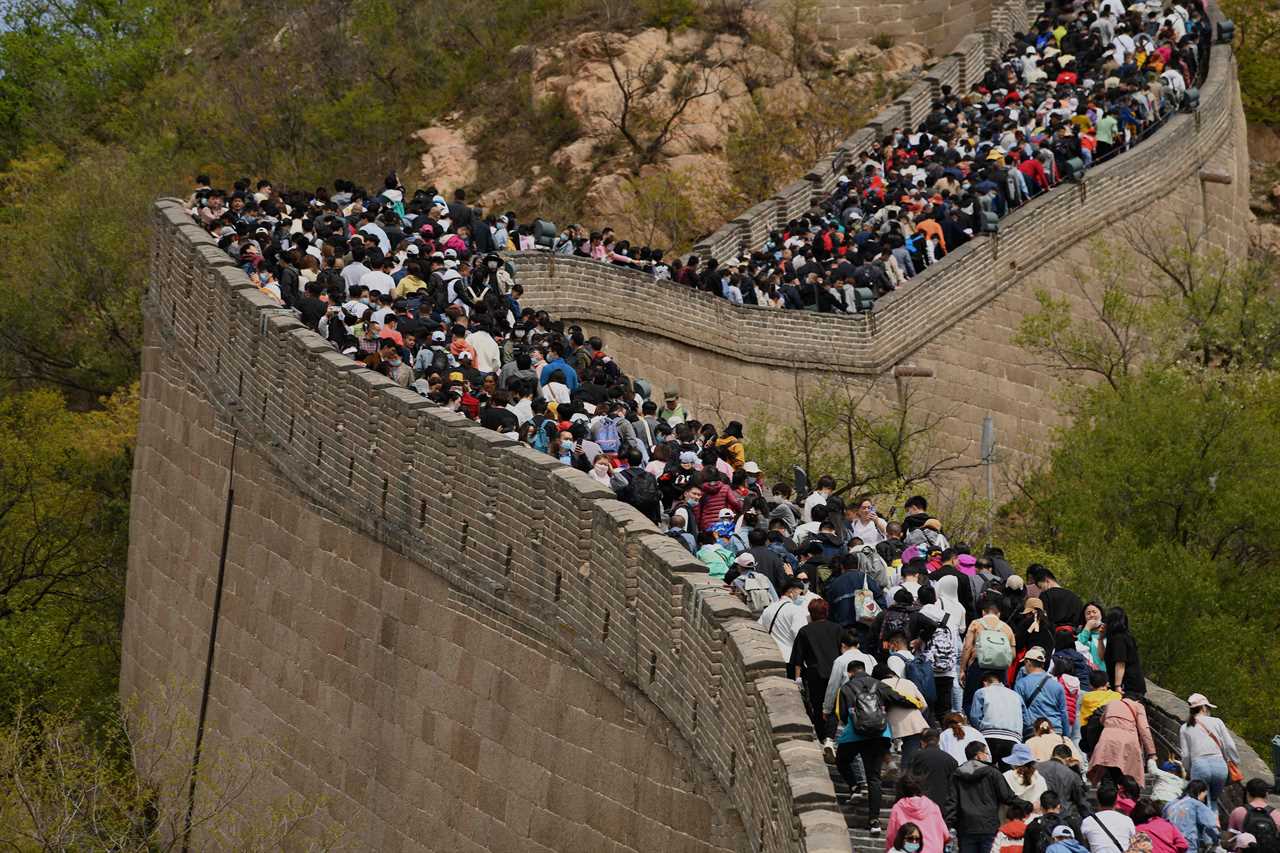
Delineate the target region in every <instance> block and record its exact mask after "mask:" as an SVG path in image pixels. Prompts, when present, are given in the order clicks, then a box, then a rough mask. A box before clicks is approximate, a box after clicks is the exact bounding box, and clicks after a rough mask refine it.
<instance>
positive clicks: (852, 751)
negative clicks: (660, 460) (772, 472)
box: [669, 477, 1280, 853]
mask: <svg viewBox="0 0 1280 853" xmlns="http://www.w3.org/2000/svg"><path fill="white" fill-rule="evenodd" d="M835 485H836V484H835V481H834V480H833V479H832V478H830V477H823V478H820V479H819V480H818V481H817V483H816V484H815V488H814V490H813V491H812V492H811V493H809V494H808V495H807V496H806V497H805V499H804V500H803V501H794V500H792V494H791V490H790V489H789V488H788V487H787V486H786V485H782V486H778V487H775V488H773V489H771V490H770V493H769V496H768V497H767V498H765V499H764V500H763V502H762V503H760V502H757V500H756V498H755V497H753V496H752V495H753V488H752V487H751V486H748V487H747V488H746V489H745V490H737V491H740V492H742V496H741V497H742V499H741V501H740V502H739V501H724V502H723V503H724V505H726V506H727V507H728V508H727V509H719V508H718V507H719V506H720V505H721V503H722V502H719V501H711V502H709V501H708V497H707V495H708V494H709V493H711V494H715V493H716V492H717V491H720V490H717V489H715V488H714V487H713V488H712V489H711V490H710V492H709V490H708V484H707V482H695V483H694V484H691V485H690V487H689V490H688V491H689V493H688V494H687V495H686V500H685V501H684V503H683V505H678V506H677V509H676V511H675V513H673V515H672V516H671V518H670V520H669V526H670V530H671V532H672V535H678V536H683V535H684V530H685V528H686V521H685V519H686V516H687V517H689V518H693V519H695V524H694V526H695V527H696V528H698V532H697V534H696V535H697V536H698V541H699V542H700V543H702V542H705V543H706V544H705V545H703V546H702V547H701V548H700V549H699V551H698V554H699V556H700V557H702V558H703V560H704V562H706V564H707V567H708V571H709V572H710V573H711V574H713V575H718V574H721V573H723V578H724V580H725V582H726V583H727V584H729V585H730V586H731V587H732V588H734V589H735V590H737V591H738V593H739V594H740V595H741V596H742V598H743V600H744V601H745V602H746V603H747V604H748V606H750V607H752V609H753V610H756V611H758V613H759V615H758V621H759V625H760V627H761V629H762V630H764V631H766V632H767V633H768V634H769V635H770V636H771V637H772V638H773V640H774V641H775V643H776V644H777V646H778V650H779V652H780V654H781V657H782V659H783V660H784V661H786V665H787V669H788V674H789V675H790V676H791V677H794V678H795V680H796V684H797V686H798V687H799V689H800V691H801V695H802V697H803V699H804V702H805V706H806V708H807V709H808V712H809V716H810V721H811V723H812V725H813V728H814V733H815V737H816V738H817V739H818V740H820V741H821V742H822V743H823V746H824V750H825V751H826V753H827V755H828V760H829V761H831V762H832V763H834V765H835V767H836V769H837V771H838V773H839V774H840V776H841V777H843V779H844V781H845V782H846V784H847V785H848V786H849V788H850V790H851V791H852V792H854V793H855V794H858V795H861V794H862V793H863V792H865V794H866V816H867V826H868V828H869V829H870V832H871V834H872V835H879V834H882V833H883V835H884V841H885V848H886V850H892V851H897V853H942V851H944V850H951V849H956V850H959V851H960V853H988V851H994V853H1011V851H1012V853H1020V851H1026V853H1042V851H1046V850H1049V849H1050V848H1055V847H1056V850H1054V853H1084V851H1086V850H1087V851H1092V853H1128V851H1135V853H1136V851H1142V853H1149V851H1158V853H1183V851H1188V850H1189V851H1193V853H1195V851H1199V850H1202V849H1211V848H1214V847H1217V846H1219V845H1221V846H1223V847H1224V848H1225V849H1232V850H1255V851H1257V852H1258V853H1261V851H1272V850H1280V830H1278V828H1280V812H1276V811H1273V810H1272V809H1271V807H1270V806H1269V805H1268V803H1267V795H1268V794H1269V793H1270V791H1271V787H1272V781H1271V780H1263V779H1255V780H1249V781H1248V782H1247V784H1246V785H1245V798H1246V800H1247V802H1246V804H1245V805H1243V806H1241V807H1238V808H1237V809H1235V810H1234V811H1232V812H1231V813H1230V815H1229V820H1228V821H1227V823H1226V825H1225V826H1223V825H1222V823H1221V822H1220V820H1219V804H1220V800H1221V798H1222V797H1223V791H1224V789H1225V787H1226V786H1227V784H1229V782H1232V781H1241V780H1240V779H1239V777H1238V775H1237V774H1238V765H1239V762H1240V754H1239V751H1238V747H1237V745H1236V743H1235V740H1234V739H1233V738H1232V735H1231V732H1230V731H1229V730H1228V729H1227V727H1226V726H1225V725H1224V724H1223V723H1222V721H1221V720H1220V719H1218V718H1217V717H1216V716H1214V715H1213V710H1214V708H1215V707H1216V706H1214V704H1213V703H1212V702H1210V701H1209V699H1208V698H1207V697H1205V696H1204V695H1202V694H1199V693H1197V694H1193V695H1191V696H1190V697H1188V699H1187V705H1188V707H1189V713H1188V716H1187V718H1186V720H1185V721H1184V722H1183V723H1182V725H1181V729H1180V732H1179V742H1178V744H1177V745H1176V746H1175V747H1173V748H1172V749H1171V750H1170V751H1169V752H1167V753H1166V754H1164V755H1159V754H1158V748H1157V743H1156V739H1155V737H1154V735H1153V732H1152V726H1151V722H1150V721H1149V719H1148V716H1147V706H1146V705H1145V704H1144V697H1145V694H1146V692H1147V683H1146V678H1145V675H1144V671H1143V666H1142V655H1141V653H1140V645H1139V642H1138V639H1137V638H1136V637H1135V636H1134V635H1133V633H1132V632H1131V631H1130V628H1129V620H1128V616H1127V614H1126V613H1125V611H1124V610H1123V609H1122V608H1119V607H1107V606H1105V605H1104V604H1102V603H1101V602H1099V601H1096V600H1087V599H1085V598H1083V597H1082V596H1080V595H1079V594H1077V593H1076V592H1074V591H1072V590H1070V589H1068V588H1066V587H1064V586H1063V585H1062V584H1060V583H1059V582H1058V579H1057V578H1056V576H1055V575H1054V573H1053V572H1052V571H1051V570H1050V569H1048V568H1046V567H1045V566H1043V565H1038V564H1032V565H1030V566H1028V567H1027V568H1026V571H1025V573H1023V574H1019V573H1017V572H1016V571H1015V570H1014V567H1013V566H1012V565H1010V563H1009V561H1008V560H1006V558H1005V555H1004V553H1003V552H1002V551H1001V550H1000V549H999V548H994V547H987V548H984V549H973V548H970V547H969V546H968V545H966V544H964V543H962V542H952V541H950V540H949V539H948V536H947V532H946V530H945V529H944V527H943V525H942V524H941V522H940V520H939V519H937V518H936V517H934V516H933V515H931V514H930V513H929V505H928V501H927V500H926V499H925V498H923V497H921V496H916V497H912V498H910V499H908V500H907V501H906V504H905V507H904V512H903V513H902V515H901V516H900V517H898V518H894V519H886V518H882V517H881V516H880V515H879V514H878V513H877V510H876V507H875V506H874V503H873V501H872V500H871V499H870V498H866V497H864V498H861V499H856V500H851V501H847V502H846V501H845V500H844V499H843V498H842V497H840V496H838V495H837V494H836V492H835ZM733 491H734V490H732V488H731V491H730V493H729V494H732V492H733ZM725 497H729V495H726V496H725ZM739 503H741V506H739ZM890 763H891V764H893V765H895V766H896V769H897V785H896V790H895V792H894V796H893V797H892V798H891V802H892V808H891V810H890V812H889V818H888V826H887V827H882V825H881V810H882V805H883V804H884V802H885V800H886V796H885V792H884V790H883V784H882V780H883V778H884V769H885V767H886V765H887V764H890ZM850 807H852V804H851V805H850Z"/></svg>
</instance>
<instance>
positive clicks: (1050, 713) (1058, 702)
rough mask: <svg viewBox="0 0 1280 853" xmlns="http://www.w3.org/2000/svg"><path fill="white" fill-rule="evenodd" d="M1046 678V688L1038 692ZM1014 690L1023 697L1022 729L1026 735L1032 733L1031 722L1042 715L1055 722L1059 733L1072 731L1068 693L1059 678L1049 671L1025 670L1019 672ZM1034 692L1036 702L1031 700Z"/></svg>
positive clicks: (1054, 724)
mask: <svg viewBox="0 0 1280 853" xmlns="http://www.w3.org/2000/svg"><path fill="white" fill-rule="evenodd" d="M1045 680H1047V683H1046V684H1045V685H1044V689H1043V690H1041V691H1040V692H1039V693H1036V689H1037V688H1039V687H1040V683H1041V682H1042V681H1045ZM1013 691H1014V692H1015V693H1017V694H1018V695H1019V696H1021V697H1022V704H1023V709H1022V729H1023V734H1024V735H1030V734H1031V733H1032V731H1031V724H1032V723H1033V722H1035V721H1036V720H1037V719H1039V718H1040V717H1044V718H1045V719H1047V720H1048V721H1049V722H1050V723H1053V728H1054V730H1055V731H1056V732H1057V733H1058V734H1070V733H1071V724H1070V723H1069V722H1068V720H1067V693H1066V691H1065V690H1063V689H1062V685H1061V684H1059V683H1058V679H1056V678H1054V677H1053V676H1052V675H1050V674H1049V673H1047V672H1037V673H1035V674H1034V675H1032V674H1029V673H1027V672H1026V671H1025V670H1024V671H1022V672H1020V673H1018V680H1017V682H1015V683H1014V685H1013ZM1033 693H1036V698H1035V701H1034V702H1032V701H1030V697H1031V694H1033Z"/></svg>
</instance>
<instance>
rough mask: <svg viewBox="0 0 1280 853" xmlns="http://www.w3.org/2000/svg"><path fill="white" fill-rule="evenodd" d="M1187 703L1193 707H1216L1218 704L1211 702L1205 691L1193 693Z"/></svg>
mask: <svg viewBox="0 0 1280 853" xmlns="http://www.w3.org/2000/svg"><path fill="white" fill-rule="evenodd" d="M1187 705H1188V706H1189V707H1192V708H1216V707H1218V706H1217V705H1215V704H1213V703H1212V702H1210V701H1209V700H1208V699H1207V698H1205V695H1204V694H1203V693H1192V694H1191V695H1190V696H1188V697H1187Z"/></svg>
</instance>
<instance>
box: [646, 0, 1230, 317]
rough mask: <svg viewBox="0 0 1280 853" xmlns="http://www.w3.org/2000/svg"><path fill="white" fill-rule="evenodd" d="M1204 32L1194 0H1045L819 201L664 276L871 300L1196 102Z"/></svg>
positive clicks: (746, 293) (781, 300) (833, 299)
mask: <svg viewBox="0 0 1280 853" xmlns="http://www.w3.org/2000/svg"><path fill="white" fill-rule="evenodd" d="M1211 39H1212V24H1211V22H1210V21H1209V18H1208V15H1207V11H1206V9H1205V8H1204V7H1203V6H1202V5H1200V3H1198V2H1196V0H1190V2H1165V3H1163V4H1162V3H1160V2H1146V3H1143V2H1137V3H1128V4H1126V3H1125V2H1122V0H1101V2H1093V0H1051V2H1050V3H1049V4H1047V6H1046V10H1045V12H1044V14H1043V15H1041V16H1040V17H1039V18H1038V20H1037V21H1036V23H1035V25H1034V26H1033V27H1032V28H1030V29H1029V30H1028V31H1027V32H1025V33H1017V34H1015V35H1014V37H1013V39H1012V41H1011V43H1010V44H1009V46H1008V47H1007V48H1006V50H1005V51H1004V54H1003V55H1002V56H1001V57H999V58H997V59H995V60H993V61H992V62H991V63H990V66H989V67H988V68H987V69H986V70H985V73H983V74H982V75H981V77H980V79H979V80H978V81H977V85H976V86H975V87H974V89H973V90H972V91H970V92H967V93H962V92H956V91H953V90H952V89H951V88H950V87H948V86H943V87H942V90H941V96H940V97H939V98H938V99H936V100H935V101H934V102H933V103H932V104H931V106H930V109H929V112H928V114H927V115H926V116H924V117H923V119H922V120H921V121H920V122H919V124H918V125H917V126H915V127H898V128H892V129H891V130H890V131H889V132H887V133H886V134H885V135H884V136H883V137H882V138H881V139H879V140H877V141H876V142H875V143H874V144H873V145H872V146H871V149H870V150H869V151H865V152H862V153H861V154H860V155H858V156H857V157H856V159H855V161H854V162H851V163H849V164H847V165H846V167H845V169H844V174H842V175H841V176H840V177H839V181H838V184H837V186H836V189H835V190H834V192H832V193H831V195H830V196H829V197H828V198H826V199H825V200H824V201H823V202H822V204H821V205H820V207H819V209H818V210H816V211H815V212H813V213H811V214H810V215H808V216H805V217H802V218H799V219H794V220H792V221H790V222H788V223H787V225H786V226H785V227H784V228H781V229H779V230H776V231H773V232H772V233H770V234H769V237H768V240H767V242H766V243H765V245H764V246H763V247H761V248H760V249H759V250H758V251H754V252H752V253H750V254H749V255H747V256H744V257H741V258H738V259H735V260H732V261H730V262H729V263H727V264H723V265H721V264H717V263H715V262H714V261H710V262H705V263H701V264H699V263H698V261H697V259H696V258H690V259H689V261H688V262H687V263H685V264H683V265H682V264H680V263H679V262H675V263H673V264H672V265H671V268H670V270H669V275H670V277H671V278H673V279H674V280H675V281H677V282H680V283H682V284H686V285H688V286H690V287H694V288H696V289H698V290H701V291H705V292H707V293H711V294H713V295H717V296H723V297H724V298H726V299H728V300H729V301H730V302H733V303H736V304H754V305H760V306H766V307H771V308H795V309H800V308H810V309H816V310H818V311H820V312H824V313H854V312H859V311H864V310H867V309H868V308H869V307H871V306H872V304H873V302H874V300H875V299H876V298H878V297H880V296H882V295H884V294H885V293H887V292H889V291H892V290H896V289H898V288H900V287H904V286H909V283H910V281H911V279H913V278H915V277H916V276H917V275H919V274H920V273H921V272H922V271H923V270H924V269H926V268H927V267H929V266H931V265H932V264H934V263H936V262H937V261H938V260H940V259H941V258H943V257H945V256H946V255H947V253H949V252H951V251H954V250H955V249H957V248H958V247H960V246H961V245H963V244H964V243H966V242H968V241H969V240H971V239H973V238H974V237H975V236H976V235H979V234H981V233H984V232H992V231H996V230H998V228H999V221H1000V219H1001V218H1002V217H1003V216H1005V215H1006V214H1007V213H1009V212H1010V211H1012V210H1015V209H1017V208H1018V207H1020V206H1022V205H1023V204H1025V203H1026V202H1028V201H1030V200H1031V199H1034V198H1035V197H1036V196H1039V195H1041V194H1042V193H1045V192H1048V191H1049V190H1051V189H1052V188H1053V187H1055V186H1057V185H1058V184H1060V183H1062V182H1063V181H1068V180H1079V179H1080V178H1082V177H1083V175H1084V173H1085V171H1086V170H1087V169H1089V168H1090V167H1092V166H1094V165H1095V164H1097V163H1098V162H1100V161H1102V160H1104V159H1106V158H1107V157H1109V156H1110V155H1113V154H1116V153H1119V152H1122V151H1125V150H1127V149H1128V148H1130V147H1132V146H1133V145H1135V144H1137V143H1138V142H1140V141H1141V140H1142V139H1144V138H1145V137H1146V136H1147V135H1148V133H1149V132H1150V131H1151V130H1153V129H1154V128H1155V127H1156V126H1157V125H1158V124H1159V123H1160V122H1161V121H1162V120H1163V119H1164V118H1165V117H1167V116H1168V115H1169V114H1170V113H1172V112H1174V111H1176V110H1178V109H1179V108H1182V107H1184V106H1187V107H1188V108H1191V107H1193V106H1194V104H1195V101H1196V99H1197V98H1198V95H1197V94H1196V92H1195V86H1196V83H1197V80H1198V79H1199V77H1200V74H1201V70H1202V69H1203V67H1204V66H1205V63H1206V61H1207V57H1208V49H1209V45H1210V41H1211ZM1188 93H1190V94H1188Z"/></svg>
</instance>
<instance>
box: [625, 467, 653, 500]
mask: <svg viewBox="0 0 1280 853" xmlns="http://www.w3.org/2000/svg"><path fill="white" fill-rule="evenodd" d="M660 500H661V496H660V495H659V493H658V478H657V477H655V476H653V475H652V474H650V473H649V472H648V471H644V470H641V469H636V471H635V473H634V475H633V476H632V477H631V482H630V483H629V484H628V485H627V503H629V504H632V505H634V506H657V505H658V504H659V502H660Z"/></svg>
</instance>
